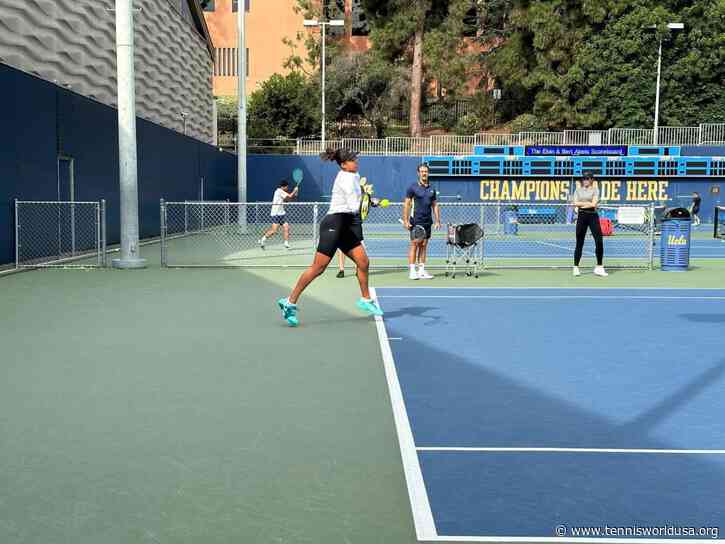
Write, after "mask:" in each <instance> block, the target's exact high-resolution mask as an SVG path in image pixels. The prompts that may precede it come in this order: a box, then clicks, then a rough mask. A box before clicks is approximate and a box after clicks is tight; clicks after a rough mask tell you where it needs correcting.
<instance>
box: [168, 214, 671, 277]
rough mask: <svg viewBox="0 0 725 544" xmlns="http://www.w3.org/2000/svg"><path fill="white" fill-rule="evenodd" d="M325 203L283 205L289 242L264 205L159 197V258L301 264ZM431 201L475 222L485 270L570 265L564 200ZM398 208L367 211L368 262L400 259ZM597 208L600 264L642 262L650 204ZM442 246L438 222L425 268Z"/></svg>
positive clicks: (651, 231) (440, 264) (648, 245)
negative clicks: (481, 233)
mask: <svg viewBox="0 0 725 544" xmlns="http://www.w3.org/2000/svg"><path fill="white" fill-rule="evenodd" d="M328 207H329V204H327V203H324V202H311V203H290V204H286V205H285V212H286V213H285V222H286V223H287V225H288V229H289V230H288V235H289V240H288V244H285V243H284V232H285V227H284V226H279V227H278V228H277V230H276V232H274V231H273V229H272V228H271V225H272V211H273V209H272V204H271V203H268V202H256V203H247V204H240V203H236V202H234V203H228V202H215V203H212V202H162V203H161V225H162V243H161V251H162V254H161V259H162V264H163V265H164V266H171V267H186V266H205V267H270V268H276V267H300V268H301V267H305V266H307V265H309V263H310V262H311V259H312V257H313V255H314V253H315V248H316V247H317V239H318V229H319V223H320V221H322V219H323V217H324V216H325V214H326V213H327V210H328ZM440 208H441V221H442V223H443V224H444V225H445V224H466V223H475V224H478V225H480V226H481V227H482V228H483V230H484V239H483V240H482V241H481V242H480V251H481V252H482V262H483V266H484V267H486V268H531V267H547V268H548V267H568V266H571V265H572V260H573V256H574V249H575V223H576V216H575V210H574V208H573V207H572V206H571V205H568V204H565V203H543V204H542V203H509V202H492V203H488V202H487V203H441V204H440ZM276 211H278V210H275V212H276ZM402 212H403V208H402V204H401V203H394V204H391V205H390V206H389V207H387V208H373V209H371V211H370V215H369V216H368V218H367V220H366V222H365V225H364V235H365V247H366V249H367V252H368V255H369V256H370V259H371V266H372V268H373V269H383V268H403V267H406V266H407V252H408V248H409V243H410V236H409V233H408V231H406V230H405V229H404V228H403V226H402V224H401V220H402V215H403V213H402ZM599 213H600V216H601V218H602V219H603V220H605V221H604V227H605V232H606V233H607V237H606V239H605V264H606V265H607V266H609V267H612V268H651V267H652V266H653V257H654V254H655V246H656V242H657V240H656V238H655V213H654V207H653V206H652V205H649V204H648V205H643V206H629V205H627V206H624V205H621V206H619V205H618V206H610V205H605V206H601V207H600V212H599ZM610 228H611V231H609V229H610ZM263 236H264V237H265V239H264V240H262V238H263ZM447 249H448V248H447V247H446V231H445V229H440V230H434V231H433V235H432V237H431V240H430V242H429V246H428V266H429V267H430V268H444V267H445V265H446V255H447ZM593 255H594V243H593V240H592V239H591V236H587V241H586V243H585V246H584V260H583V262H582V265H584V266H586V265H587V264H594V263H593ZM589 261H591V262H589ZM351 266H352V265H351Z"/></svg>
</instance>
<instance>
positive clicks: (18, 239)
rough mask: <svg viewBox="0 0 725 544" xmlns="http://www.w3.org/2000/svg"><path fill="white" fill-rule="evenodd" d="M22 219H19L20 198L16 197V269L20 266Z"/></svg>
mask: <svg viewBox="0 0 725 544" xmlns="http://www.w3.org/2000/svg"><path fill="white" fill-rule="evenodd" d="M19 254H20V221H18V199H17V198H16V199H15V269H16V270H17V269H18V268H20V261H19V260H18V256H19Z"/></svg>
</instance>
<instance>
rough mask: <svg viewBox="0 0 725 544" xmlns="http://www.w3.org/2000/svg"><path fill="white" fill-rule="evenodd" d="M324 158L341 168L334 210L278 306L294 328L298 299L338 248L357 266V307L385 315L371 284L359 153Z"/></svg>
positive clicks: (334, 152) (341, 151) (341, 152)
mask: <svg viewBox="0 0 725 544" xmlns="http://www.w3.org/2000/svg"><path fill="white" fill-rule="evenodd" d="M321 157H322V159H323V160H327V161H335V162H337V164H338V165H339V166H340V171H339V172H338V173H337V177H336V178H335V184H334V185H333V187H332V198H331V200H330V210H329V211H328V212H327V215H326V216H325V218H324V219H323V220H322V221H321V222H320V238H319V240H320V241H319V244H318V246H317V252H316V253H315V259H314V261H313V262H312V264H311V265H310V267H309V268H308V269H307V270H305V272H303V274H302V275H301V276H300V278H299V280H297V285H295V287H294V289H293V290H292V293H290V296H289V297H288V298H281V299H279V300H278V301H277V306H278V307H279V309H280V310H282V318H283V319H284V320H285V321H287V324H288V325H290V326H291V327H296V326H297V325H299V320H298V318H297V299H299V297H300V295H301V294H302V292H303V291H304V290H305V289H306V288H307V286H308V285H309V284H310V283H312V282H313V281H314V280H315V278H317V277H318V276H319V275H320V274H322V273H323V272H324V271H325V270H326V269H327V265H329V264H330V261H331V260H332V257H333V256H334V255H335V252H336V251H337V250H340V251H342V252H343V253H345V254H346V255H347V256H348V257H350V258H351V259H352V260H353V261H354V263H355V265H356V266H357V279H358V282H359V283H360V293H361V295H362V296H361V298H360V299H359V300H358V301H357V307H358V308H359V309H360V310H362V311H364V312H365V313H367V314H369V315H383V312H382V310H381V309H380V307H379V306H378V305H377V303H376V302H375V301H374V300H372V298H371V297H370V288H369V286H368V268H369V265H370V260H369V259H368V255H367V253H366V252H365V246H364V245H363V229H362V218H361V217H360V202H361V197H362V187H361V186H360V174H358V172H357V170H358V165H357V153H355V152H353V151H350V150H349V149H337V150H331V149H328V150H327V151H326V152H325V153H323V154H322V155H321Z"/></svg>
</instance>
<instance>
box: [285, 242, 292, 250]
mask: <svg viewBox="0 0 725 544" xmlns="http://www.w3.org/2000/svg"><path fill="white" fill-rule="evenodd" d="M284 247H285V248H287V249H292V248H291V247H290V245H289V244H288V243H287V242H285V243H284Z"/></svg>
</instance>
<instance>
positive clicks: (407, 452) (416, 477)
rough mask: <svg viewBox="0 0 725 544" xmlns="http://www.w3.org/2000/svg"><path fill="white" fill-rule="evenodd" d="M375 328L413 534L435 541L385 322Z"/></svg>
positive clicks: (433, 523) (377, 321) (419, 538)
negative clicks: (406, 491) (406, 487)
mask: <svg viewBox="0 0 725 544" xmlns="http://www.w3.org/2000/svg"><path fill="white" fill-rule="evenodd" d="M370 292H371V293H372V296H373V298H375V299H377V298H378V297H377V296H376V293H375V288H371V289H370ZM375 326H376V327H377V330H378V340H379V341H380V352H381V354H382V356H383V366H384V368H385V377H386V379H387V381H388V391H389V393H390V404H391V405H392V408H393V418H394V420H395V428H396V430H397V431H398V443H399V444H400V457H401V458H402V460H403V471H404V472H405V481H406V483H407V484H408V497H409V499H410V507H411V510H412V512H413V524H414V525H415V534H416V536H417V538H418V540H433V539H435V538H437V536H438V532H437V530H436V527H435V522H434V521H433V512H432V511H431V508H430V502H429V501H428V493H427V491H426V489H425V484H424V482H423V473H422V471H421V469H420V462H419V460H418V453H417V452H416V450H415V440H414V439H413V431H412V429H411V428H410V420H409V419H408V412H407V410H406V409H405V401H404V400H403V391H402V390H401V388H400V382H399V381H398V373H397V371H396V369H395V362H394V361H393V352H392V351H391V349H390V342H389V341H388V340H389V339H388V333H387V331H386V330H385V322H384V321H383V318H382V317H380V316H375Z"/></svg>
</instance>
